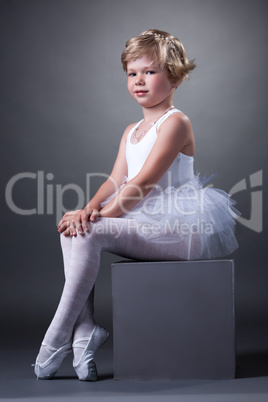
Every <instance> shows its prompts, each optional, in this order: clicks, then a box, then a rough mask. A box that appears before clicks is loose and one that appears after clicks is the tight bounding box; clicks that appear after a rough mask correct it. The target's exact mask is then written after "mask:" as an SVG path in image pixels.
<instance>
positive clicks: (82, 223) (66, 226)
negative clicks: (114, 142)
mask: <svg viewBox="0 0 268 402" xmlns="http://www.w3.org/2000/svg"><path fill="white" fill-rule="evenodd" d="M132 126H133V125H130V126H128V127H127V128H126V130H125V132H124V134H123V136H122V139H121V142H120V146H119V150H118V154H117V157H116V161H115V164H114V167H113V170H112V172H111V174H110V176H109V178H108V179H107V180H106V181H105V182H104V183H103V184H102V185H101V186H100V188H99V189H98V191H97V192H96V194H95V196H94V197H93V198H92V199H91V200H90V201H89V203H88V204H87V205H86V207H85V208H84V209H81V210H77V211H69V212H66V213H65V215H64V216H63V217H62V219H61V220H60V222H59V224H58V231H59V232H60V233H63V234H64V235H65V236H68V235H69V234H73V235H76V230H75V228H76V229H77V230H78V232H79V233H83V231H84V230H85V231H88V230H89V226H88V220H89V219H90V220H91V221H94V220H95V219H96V217H97V216H98V215H99V211H100V209H101V203H102V202H103V201H104V200H106V199H107V197H109V196H110V195H112V194H113V193H114V192H115V191H116V190H118V188H119V187H120V186H121V184H122V178H123V177H124V176H127V162H126V156H125V149H126V138H127V134H128V132H129V130H130V129H131V128H132Z"/></svg>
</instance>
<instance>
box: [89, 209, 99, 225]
mask: <svg viewBox="0 0 268 402" xmlns="http://www.w3.org/2000/svg"><path fill="white" fill-rule="evenodd" d="M98 216H99V211H98V210H97V209H93V211H92V214H91V216H90V221H91V222H95V221H96V220H97V218H98Z"/></svg>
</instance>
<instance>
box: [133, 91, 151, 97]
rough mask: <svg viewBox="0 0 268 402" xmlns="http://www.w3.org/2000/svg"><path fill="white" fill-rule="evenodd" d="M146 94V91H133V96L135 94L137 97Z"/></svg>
mask: <svg viewBox="0 0 268 402" xmlns="http://www.w3.org/2000/svg"><path fill="white" fill-rule="evenodd" d="M147 92H148V91H142V90H141V91H139V90H138V91H135V94H136V95H137V96H143V95H146V94H147Z"/></svg>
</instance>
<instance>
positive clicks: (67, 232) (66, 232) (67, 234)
mask: <svg viewBox="0 0 268 402" xmlns="http://www.w3.org/2000/svg"><path fill="white" fill-rule="evenodd" d="M62 234H63V236H66V237H67V236H70V229H69V228H67V229H66V230H64V232H63V233H62Z"/></svg>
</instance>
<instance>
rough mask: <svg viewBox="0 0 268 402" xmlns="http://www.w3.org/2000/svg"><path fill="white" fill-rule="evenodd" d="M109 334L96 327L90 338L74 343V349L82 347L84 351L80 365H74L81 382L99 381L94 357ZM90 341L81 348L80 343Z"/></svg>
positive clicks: (79, 339) (80, 339)
mask: <svg viewBox="0 0 268 402" xmlns="http://www.w3.org/2000/svg"><path fill="white" fill-rule="evenodd" d="M108 336H109V332H107V331H106V330H105V329H104V328H102V327H99V326H98V325H96V326H95V327H94V329H93V331H92V333H91V335H90V337H89V338H78V339H76V340H75V341H74V343H73V348H74V347H78V348H79V347H82V348H83V349H85V350H84V352H83V354H82V356H81V358H80V360H79V362H78V364H76V365H75V364H74V363H73V367H74V369H75V371H76V374H77V376H78V378H79V380H80V381H97V379H98V373H97V368H96V365H95V362H94V356H95V352H96V350H97V349H99V348H100V347H101V346H102V345H103V344H104V343H105V342H106V340H107V338H108ZM84 341H88V342H87V344H86V347H84V346H79V342H84Z"/></svg>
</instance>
